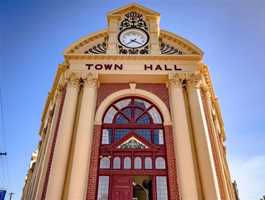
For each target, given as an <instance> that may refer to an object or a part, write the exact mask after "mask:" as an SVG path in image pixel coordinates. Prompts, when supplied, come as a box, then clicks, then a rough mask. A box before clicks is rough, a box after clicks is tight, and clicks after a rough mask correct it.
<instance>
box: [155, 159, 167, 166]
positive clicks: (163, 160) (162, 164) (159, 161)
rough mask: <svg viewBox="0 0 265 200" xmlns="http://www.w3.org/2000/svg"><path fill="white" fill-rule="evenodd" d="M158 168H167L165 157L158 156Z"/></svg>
mask: <svg viewBox="0 0 265 200" xmlns="http://www.w3.org/2000/svg"><path fill="white" fill-rule="evenodd" d="M156 169H166V162H165V159H164V158H163V157H157V158H156Z"/></svg>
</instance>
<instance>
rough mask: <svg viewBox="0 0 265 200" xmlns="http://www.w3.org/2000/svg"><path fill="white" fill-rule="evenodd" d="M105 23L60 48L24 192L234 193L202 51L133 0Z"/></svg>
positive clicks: (62, 195) (31, 198)
mask: <svg viewBox="0 0 265 200" xmlns="http://www.w3.org/2000/svg"><path fill="white" fill-rule="evenodd" d="M172 17H173V16H172ZM107 20H108V27H107V28H106V29H105V30H102V31H99V32H96V33H94V34H91V35H88V36H85V37H82V38H81V39H79V40H78V41H76V42H74V43H73V44H72V45H71V46H69V47H68V48H66V49H65V51H64V62H63V63H62V64H60V65H59V67H58V71H57V73H56V76H55V80H54V83H53V86H52V89H51V91H50V93H49V96H48V98H47V101H46V105H45V108H44V112H43V116H42V122H41V128H40V137H41V139H40V142H39V145H38V148H37V150H36V151H35V152H34V153H33V155H32V160H31V164H30V169H29V171H28V174H27V177H26V181H25V185H24V189H23V196H22V199H23V200H61V199H63V200H237V195H236V191H235V189H234V187H233V184H232V182H231V178H230V173H229V168H228V164H227V159H226V147H225V144H224V142H225V138H226V136H225V131H224V124H223V120H222V116H221V111H220V107H219V103H218V100H217V98H216V96H215V93H214V89H213V85H212V81H211V78H210V74H209V71H208V67H207V65H205V64H204V63H203V52H202V50H200V49H199V48H198V47H197V46H196V45H194V44H193V43H191V42H189V41H188V40H186V39H184V38H182V37H180V36H178V35H176V34H174V33H172V32H169V31H166V30H163V29H161V28H160V14H159V13H157V12H155V11H153V10H150V9H148V8H145V7H143V6H141V5H138V4H130V5H127V6H124V7H122V8H119V9H116V10H114V11H111V12H109V13H108V14H107Z"/></svg>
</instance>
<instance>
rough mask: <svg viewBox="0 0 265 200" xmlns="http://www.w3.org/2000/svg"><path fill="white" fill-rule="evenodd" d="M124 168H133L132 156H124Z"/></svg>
mask: <svg viewBox="0 0 265 200" xmlns="http://www.w3.org/2000/svg"><path fill="white" fill-rule="evenodd" d="M123 166H124V169H131V168H132V161H131V158H130V157H125V158H124V165H123Z"/></svg>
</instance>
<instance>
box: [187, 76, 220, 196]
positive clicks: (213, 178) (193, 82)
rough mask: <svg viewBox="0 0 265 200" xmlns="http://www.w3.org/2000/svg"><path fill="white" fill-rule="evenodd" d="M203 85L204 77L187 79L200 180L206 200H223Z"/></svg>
mask: <svg viewBox="0 0 265 200" xmlns="http://www.w3.org/2000/svg"><path fill="white" fill-rule="evenodd" d="M202 84H203V77H202V75H201V74H191V75H190V76H189V77H188V78H187V90H188V99H189V104H190V112H191V119H192V127H193V131H194V132H193V134H194V139H195V146H196V151H197V156H198V164H199V171H200V178H201V183H202V189H203V196H204V199H205V200H213V199H215V200H221V196H220V191H219V186H218V180H217V175H216V170H215V165H214V158H213V151H212V147H211V142H210V137H209V130H208V127H207V119H206V113H205V110H204V108H203V102H202V98H201V87H202Z"/></svg>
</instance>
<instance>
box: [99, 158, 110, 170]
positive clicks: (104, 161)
mask: <svg viewBox="0 0 265 200" xmlns="http://www.w3.org/2000/svg"><path fill="white" fill-rule="evenodd" d="M99 167H100V169H109V168H110V159H109V158H108V157H103V158H101V159H100V165H99Z"/></svg>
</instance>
